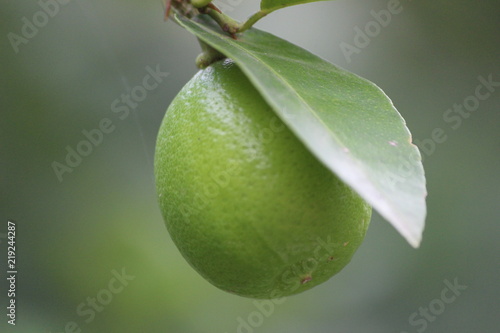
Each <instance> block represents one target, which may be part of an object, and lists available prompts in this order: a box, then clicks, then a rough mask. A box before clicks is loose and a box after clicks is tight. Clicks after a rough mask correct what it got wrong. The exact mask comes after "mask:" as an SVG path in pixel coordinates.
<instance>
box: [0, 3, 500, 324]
mask: <svg viewBox="0 0 500 333" xmlns="http://www.w3.org/2000/svg"><path fill="white" fill-rule="evenodd" d="M61 2H62V3H60V4H59V5H58V8H56V7H54V6H52V7H50V8H51V9H50V8H49V7H47V8H49V9H47V10H49V11H52V14H53V15H52V16H53V17H50V16H47V15H45V16H44V15H43V14H40V11H41V10H42V7H43V6H42V5H41V4H43V3H52V4H53V1H48V0H47V1H42V2H36V1H31V2H28V1H14V0H3V1H2V2H1V10H0V35H1V38H0V188H1V192H0V241H1V243H0V249H1V250H0V253H1V258H0V262H1V264H0V277H2V278H1V283H0V294H1V297H0V300H1V301H0V303H1V304H0V308H1V309H3V310H1V311H0V312H1V316H0V331H2V332H5V331H8V332H10V331H12V332H26V333H28V332H73V331H74V332H78V330H77V329H76V327H78V329H80V330H81V331H82V332H173V333H184V332H221V333H225V332H227V333H230V332H242V333H251V332H262V333H264V332H287V333H289V332H325V333H326V332H328V333H331V332H335V333H336V332H339V333H346V332H347V333H349V332H355V333H357V332H372V333H378V332H380V333H382V332H383V333H387V332H395V333H403V332H407V333H412V332H429V333H430V332H455V333H457V332H482V333H487V332H499V327H500V319H499V316H498V314H499V311H500V302H499V300H500V284H499V281H500V260H499V259H500V242H499V241H498V236H499V231H500V230H499V229H500V228H499V218H500V209H499V206H500V205H499V204H500V202H499V201H500V191H499V189H500V177H499V173H498V171H499V170H500V134H499V133H500V131H499V124H500V112H499V107H500V102H499V101H500V98H499V96H500V87H499V85H500V84H499V83H498V82H500V70H499V69H500V68H499V59H500V39H499V32H500V20H499V17H500V16H499V13H500V2H498V1H493V0H491V1H480V2H478V1H472V0H457V1H452V2H450V1H443V0H440V1H436V0H422V1H410V0H407V1H401V4H400V6H401V8H402V10H401V12H399V13H397V14H395V15H392V18H391V19H390V20H389V22H388V23H387V24H385V25H386V26H385V27H380V29H379V30H380V31H379V32H378V33H373V37H370V41H369V43H367V45H362V46H363V47H360V48H358V51H359V52H357V53H354V54H352V55H351V56H348V57H346V56H345V54H344V52H343V51H342V47H341V45H344V46H345V45H346V44H350V45H352V46H356V45H355V41H356V31H357V30H356V27H357V28H359V29H364V28H365V26H366V25H367V24H368V23H369V22H373V21H375V19H374V16H373V14H372V13H371V11H372V10H374V11H375V12H378V11H380V10H382V9H386V8H387V6H388V3H389V1H382V0H381V1H379V0H377V1H373V0H338V1H331V2H329V1H328V2H319V3H312V4H308V5H301V6H297V7H294V8H288V9H284V10H282V11H279V12H276V13H273V14H271V15H269V16H268V17H266V18H265V19H263V20H262V21H261V22H259V23H258V24H257V27H258V28H261V29H264V30H268V31H270V32H272V33H274V34H276V35H278V36H280V37H282V38H285V39H287V40H289V41H291V42H294V43H296V44H298V45H300V46H302V47H304V48H306V49H308V50H310V51H312V52H313V53H315V54H318V55H320V56H321V57H323V58H325V59H327V60H329V61H331V62H333V63H335V64H337V65H339V66H341V67H343V68H346V69H348V70H350V71H353V72H355V73H357V74H359V75H361V76H363V77H366V78H368V79H370V80H372V81H374V82H375V83H377V84H378V85H379V86H380V87H382V88H383V89H384V90H385V92H386V93H387V94H388V95H389V96H391V98H392V100H393V102H394V104H395V105H396V107H397V108H398V110H399V111H400V112H401V114H402V115H403V117H404V118H405V119H406V120H407V124H408V126H409V128H410V130H411V131H412V134H413V138H414V140H415V141H416V142H419V143H420V145H421V148H422V150H423V155H424V167H425V169H426V175H427V183H428V192H429V196H428V200H427V204H428V218H427V225H426V229H425V233H424V238H423V243H422V245H421V248H420V249H418V250H415V249H412V248H411V247H410V246H409V245H408V244H407V243H406V242H405V241H404V239H403V238H402V237H401V236H400V235H399V234H398V233H397V232H396V231H395V230H394V229H393V228H392V227H391V226H390V225H389V224H388V223H387V222H386V221H384V220H383V219H382V218H381V217H380V216H378V215H377V214H375V215H374V217H373V219H372V225H371V227H370V229H369V231H368V234H367V237H366V241H365V242H364V244H363V245H362V246H361V248H360V249H359V251H358V252H357V254H356V255H355V257H354V259H353V261H352V263H351V264H350V265H349V266H348V267H346V268H345V269H344V270H343V271H342V272H341V273H340V274H339V275H337V276H335V277H334V278H332V279H331V280H330V281H328V282H327V283H324V284H323V285H321V286H318V287H316V288H314V289H312V290H311V291H308V292H305V293H302V294H299V295H297V296H293V297H289V298H287V299H285V300H284V301H283V302H281V303H280V304H274V303H270V302H255V301H254V300H251V299H245V298H240V297H238V296H233V295H230V294H228V293H225V292H223V291H220V290H218V289H216V288H215V287H213V286H211V285H210V284H209V283H208V282H206V281H205V280H204V279H203V278H201V277H200V276H199V275H198V274H197V273H196V272H195V271H194V270H193V269H192V268H191V267H190V266H189V265H188V264H187V263H186V262H185V261H184V259H183V258H182V257H181V255H180V254H179V252H178V251H177V249H176V248H175V246H174V245H173V243H172V241H171V239H170V237H169V235H168V233H167V231H166V228H165V226H164V224H163V221H162V218H161V216H160V212H159V209H158V206H157V203H156V196H155V187H154V178H153V155H154V145H155V139H156V134H157V131H158V128H159V124H160V121H161V119H162V118H163V116H164V112H165V110H166V108H167V106H168V104H169V103H170V101H171V100H172V98H173V97H174V96H175V95H176V93H177V92H178V91H179V90H180V89H181V87H182V86H183V85H184V84H185V83H186V82H187V81H188V80H189V79H190V77H192V75H193V74H194V73H195V72H196V70H197V69H196V68H195V65H194V59H195V57H196V55H197V54H198V52H199V47H198V45H197V42H196V40H195V38H194V37H193V36H191V35H190V34H188V33H187V32H185V31H183V30H182V29H181V28H179V27H178V26H176V25H175V24H174V23H173V22H166V23H165V22H163V20H162V15H163V8H162V3H161V1H159V0H158V1H156V0H155V1H116V0H112V1H106V2H100V1H91V0H78V1H77V0H75V1H68V2H67V3H65V1H62V0H61ZM216 3H218V4H219V5H220V7H222V8H224V9H226V11H227V12H228V13H229V14H230V15H232V16H234V17H236V18H238V19H240V20H242V19H244V18H245V17H247V16H248V15H250V14H251V13H253V12H254V11H255V10H256V9H257V8H258V1H245V2H243V1H242V0H219V1H216ZM44 17H45V18H47V20H44ZM26 22H32V23H33V22H38V25H39V26H40V27H39V28H36V27H35V28H36V30H33V29H31V30H30V29H29V27H25V28H24V32H23V26H24V25H26ZM23 33H24V34H25V36H28V37H29V38H26V39H19V38H18V39H15V41H16V42H14V43H12V42H11V40H12V38H13V37H12V36H14V35H13V34H16V35H17V36H22V34H23ZM9 36H10V37H9ZM358 42H359V41H358ZM13 44H14V45H16V46H14V47H13ZM16 51H17V52H16ZM157 66H158V68H159V70H161V71H162V72H168V75H167V74H165V75H164V77H163V78H161V79H160V81H161V82H159V84H158V86H157V87H156V88H155V89H152V90H150V91H147V96H142V95H140V97H141V98H140V99H141V100H140V101H139V102H138V103H137V105H135V104H133V105H134V106H133V107H132V106H131V107H130V108H129V109H130V111H131V112H130V113H129V114H125V113H114V112H113V107H112V105H113V103H116V102H115V100H116V99H120V98H121V96H122V95H123V94H128V93H130V91H131V90H132V91H134V88H136V87H137V86H140V85H142V80H143V78H144V77H145V76H146V75H147V74H148V70H151V69H153V70H154V69H156V68H157ZM488 76H491V78H492V80H493V81H494V82H497V83H496V85H495V84H493V85H492V86H491V87H490V96H489V97H488V98H485V99H484V100H481V101H479V105H473V107H472V109H473V111H471V112H468V111H467V113H464V116H460V117H459V118H460V120H456V118H455V120H454V121H453V122H452V121H450V120H448V121H446V119H445V118H443V117H446V115H447V114H448V115H451V114H449V113H447V110H448V109H450V108H453V106H454V105H455V104H456V105H461V104H463V103H464V102H465V103H472V102H473V101H474V97H472V96H474V94H475V91H476V87H477V86H478V85H480V84H481V82H480V80H479V77H483V78H485V79H487V78H488ZM482 89H483V90H482V92H486V90H484V88H482ZM136 93H140V91H139V90H137V89H136ZM137 96H139V95H137ZM121 105H122V106H123V104H121ZM115 106H116V104H115ZM457 115H458V114H454V116H455V117H457ZM120 116H121V118H120ZM105 118H108V119H109V120H110V122H111V124H112V126H113V131H112V132H111V133H108V134H104V135H103V138H102V142H101V143H100V144H99V145H98V146H95V147H93V148H92V152H91V153H89V155H88V156H86V157H84V158H83V159H82V161H80V163H77V164H78V166H76V167H75V168H73V169H72V172H67V173H64V174H63V175H62V181H60V180H59V179H58V178H57V176H56V174H55V172H54V170H53V167H52V163H53V162H54V161H58V162H61V163H64V159H65V157H66V154H67V150H66V149H67V147H68V146H69V147H72V148H73V149H74V148H75V147H76V146H77V145H78V144H79V142H81V141H82V140H83V139H85V136H84V134H83V133H82V131H84V130H86V131H91V130H93V129H95V128H97V127H98V126H99V124H100V122H101V121H102V120H103V119H105ZM458 121H460V124H459V125H458ZM452 125H453V126H452ZM436 128H441V129H442V131H444V133H445V135H446V140H444V142H439V143H434V147H432V146H433V144H432V143H430V140H431V138H432V133H433V131H435V129H436ZM84 148H85V147H84ZM87 148H88V147H87ZM77 162H78V161H77ZM75 163H76V162H75ZM8 220H12V221H15V222H17V234H16V236H17V264H18V280H17V295H16V296H17V297H16V298H17V304H18V307H17V318H16V319H17V320H16V326H15V327H12V326H11V325H8V324H7V319H8V318H7V317H6V306H7V297H6V294H7V287H8V286H7V283H6V279H5V273H6V269H7V268H6V239H5V234H6V232H7V221H8ZM117 274H118V275H120V274H125V278H124V280H123V281H121V282H117V281H120V280H116V278H115V276H116V275H117ZM110 283H111V285H110ZM450 284H451V285H453V284H459V285H460V286H463V287H462V289H458V290H455V292H453V291H452V290H450V287H449V285H450ZM120 286H121V287H120ZM465 286H466V289H464V288H465ZM118 287H120V288H118ZM446 288H448V290H447V291H446V290H445V289H446ZM111 291H112V292H111ZM443 292H444V294H443ZM443 295H444V296H443ZM452 296H453V297H452ZM443 297H445V299H444V298H443ZM92 298H97V304H96V306H95V307H94V308H92V306H91V305H89V303H88V302H89V300H90V301H91V300H92ZM451 298H452V299H453V300H450V299H451ZM444 300H447V301H448V302H445V301H444ZM426 309H427V310H426ZM426 311H427V312H426ZM72 322H73V323H72ZM74 325H76V326H74ZM73 326H74V327H73Z"/></svg>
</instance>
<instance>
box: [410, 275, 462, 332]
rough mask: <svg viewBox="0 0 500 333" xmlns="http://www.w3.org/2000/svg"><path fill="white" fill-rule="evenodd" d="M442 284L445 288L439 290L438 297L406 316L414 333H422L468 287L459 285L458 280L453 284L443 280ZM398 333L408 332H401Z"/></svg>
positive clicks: (454, 280)
mask: <svg viewBox="0 0 500 333" xmlns="http://www.w3.org/2000/svg"><path fill="white" fill-rule="evenodd" d="M443 284H444V285H445V287H444V288H443V289H442V290H441V293H440V294H439V297H437V298H434V299H433V300H431V301H430V302H429V303H428V304H427V305H426V306H421V307H419V308H418V310H417V311H415V312H413V313H411V314H410V315H409V316H408V323H409V324H410V326H412V327H414V328H415V330H416V332H418V333H423V332H424V331H425V330H426V329H427V327H428V326H429V324H430V323H432V322H434V321H436V319H437V318H438V317H439V316H441V315H442V314H443V313H444V311H445V310H446V307H447V306H448V305H450V304H451V303H453V302H455V301H456V300H457V298H458V297H459V296H460V295H462V292H463V291H464V290H466V289H467V288H468V286H466V285H463V284H460V283H459V282H458V278H455V279H453V282H450V281H449V280H448V279H445V280H444V281H443ZM400 333H410V332H408V331H401V332H400Z"/></svg>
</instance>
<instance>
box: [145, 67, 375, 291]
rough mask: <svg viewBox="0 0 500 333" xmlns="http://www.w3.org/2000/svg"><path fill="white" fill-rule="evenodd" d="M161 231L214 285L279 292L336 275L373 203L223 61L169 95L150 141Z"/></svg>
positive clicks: (303, 287)
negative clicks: (153, 141)
mask: <svg viewBox="0 0 500 333" xmlns="http://www.w3.org/2000/svg"><path fill="white" fill-rule="evenodd" d="M155 177H156V187H157V193H158V196H159V203H160V207H161V211H162V214H163V217H164V219H165V221H166V225H167V229H168V231H169V233H170V235H171V237H172V239H173V241H174V243H175V244H176V245H177V247H178V248H179V250H180V252H181V253H182V255H183V256H184V258H185V259H186V260H187V261H188V262H189V263H190V264H191V266H192V267H193V268H194V269H195V270H196V271H198V272H199V273H200V274H201V275H202V276H203V277H204V278H205V279H207V280H208V281H209V282H210V283H212V284H213V285H215V286H217V287H219V288H221V289H223V290H226V291H228V292H231V293H235V294H238V295H241V296H247V297H253V298H278V297H283V296H287V295H291V294H296V293H299V292H302V291H304V290H306V289H309V288H311V287H313V286H315V285H318V284H320V283H322V282H324V281H326V280H328V279H329V278H330V277H331V276H333V275H334V274H336V273H338V272H339V271H340V270H341V269H342V268H343V267H344V266H345V265H346V264H347V263H348V262H349V261H350V260H351V257H352V256H353V254H354V252H355V251H356V249H357V248H358V247H359V245H360V244H361V242H362V240H363V237H364V235H365V233H366V230H367V228H368V224H369V221H370V216H371V207H370V206H369V205H367V204H366V203H365V202H364V201H363V200H362V199H361V198H360V197H359V196H358V195H357V194H356V193H355V192H354V191H353V190H352V189H351V188H350V187H348V186H347V185H345V184H344V183H343V182H342V181H340V180H339V179H338V178H337V177H336V176H335V175H334V174H333V173H332V172H331V171H330V170H328V169H327V168H326V167H325V166H324V165H322V164H321V163H320V162H319V161H318V160H317V159H316V158H315V157H314V156H313V155H312V154H311V153H310V152H309V151H308V150H307V149H306V148H305V146H304V145H303V144H302V143H301V142H300V141H299V140H298V139H297V137H296V136H295V135H294V134H293V133H292V132H291V131H290V130H289V129H288V128H287V127H286V126H285V124H284V123H283V122H282V121H281V120H280V119H278V117H277V116H276V115H275V113H274V112H273V110H272V109H271V107H270V106H269V105H268V104H267V103H266V102H265V101H264V99H263V98H262V97H261V95H260V94H259V92H258V91H257V90H256V89H255V88H254V87H253V86H252V84H251V83H250V82H249V80H248V79H247V78H246V77H245V75H244V74H243V73H242V72H241V70H240V69H239V68H238V67H237V66H236V65H235V64H234V63H233V62H232V61H230V60H225V61H223V62H217V63H214V64H212V65H211V66H209V67H207V68H206V69H204V70H201V71H199V72H198V73H197V74H196V75H195V76H194V77H193V78H192V79H191V81H189V82H188V83H187V84H186V86H185V87H184V88H183V89H182V90H181V91H180V92H179V94H178V95H177V96H176V97H175V99H174V100H173V102H172V104H171V105H170V107H169V108H168V110H167V113H166V115H165V118H164V120H163V122H162V125H161V128H160V131H159V134H158V139H157V146H156V154H155Z"/></svg>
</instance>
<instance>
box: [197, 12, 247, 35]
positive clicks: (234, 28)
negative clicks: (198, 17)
mask: <svg viewBox="0 0 500 333" xmlns="http://www.w3.org/2000/svg"><path fill="white" fill-rule="evenodd" d="M200 11H201V12H202V13H204V14H207V15H209V16H210V17H211V18H212V19H213V20H214V21H215V22H217V24H218V25H219V26H220V27H221V28H222V30H224V31H226V32H228V33H230V34H231V35H233V36H234V34H235V33H237V32H239V31H240V27H241V23H239V22H238V21H236V20H234V19H233V18H232V17H229V16H227V15H226V14H224V13H220V12H218V11H217V10H215V9H213V8H211V7H204V8H203V9H200Z"/></svg>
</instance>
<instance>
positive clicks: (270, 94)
mask: <svg viewBox="0 0 500 333" xmlns="http://www.w3.org/2000/svg"><path fill="white" fill-rule="evenodd" d="M176 19H177V21H178V22H179V23H180V24H181V25H182V26H183V27H184V28H186V29H187V30H188V31H190V32H191V33H193V34H194V35H196V36H197V37H198V38H199V39H201V40H203V41H204V42H206V43H207V44H209V45H210V46H212V47H213V48H215V49H216V50H218V51H220V52H221V53H223V54H225V55H226V56H228V57H230V58H232V59H233V60H234V61H235V62H236V64H237V65H238V66H239V67H240V68H241V69H242V71H243V72H244V73H245V74H246V75H247V76H248V78H249V79H250V81H251V82H252V83H253V84H254V86H255V87H256V89H257V90H258V91H259V92H260V93H261V94H262V96H263V97H264V99H265V100H266V101H267V102H268V103H269V104H270V105H271V106H272V108H273V109H274V111H275V112H276V113H277V115H278V116H279V117H280V118H281V119H282V120H283V122H285V124H287V126H288V127H289V128H290V129H291V130H292V131H293V132H294V133H295V134H296V135H297V137H298V138H299V139H300V140H301V141H302V142H303V143H304V145H305V146H306V147H307V148H308V149H309V150H310V151H311V153H313V154H314V155H315V156H316V157H317V158H318V159H319V160H320V161H321V162H322V163H324V164H325V165H326V166H327V167H328V168H329V169H330V170H331V171H332V172H334V173H335V174H336V175H337V176H338V177H339V178H340V179H342V180H343V181H344V182H345V183H347V184H348V185H350V186H351V187H352V188H353V189H354V190H355V191H357V192H358V193H359V195H361V197H363V198H364V199H365V200H366V201H367V202H368V203H370V204H371V205H372V206H373V207H374V208H375V209H376V210H377V211H378V212H379V213H380V214H381V215H382V216H383V217H385V218H386V219H387V220H388V221H389V222H390V223H392V225H393V226H394V227H395V228H396V229H397V230H398V231H399V232H400V233H401V234H402V235H403V237H405V238H406V240H407V241H408V242H409V243H410V244H411V245H412V246H414V247H418V246H419V244H420V240H421V237H422V232H423V229H424V220H425V215H426V206H425V196H426V188H425V177H424V170H423V166H422V163H421V156H420V153H419V151H418V148H417V147H416V146H415V145H413V144H412V143H411V136H410V132H409V131H408V129H407V128H406V126H405V121H404V119H403V118H402V117H401V115H400V114H399V113H398V111H397V110H396V109H395V108H394V106H393V105H392V102H391V100H390V99H389V98H388V97H387V96H386V95H385V94H384V93H383V91H382V90H381V89H380V88H378V87H377V86H376V85H375V84H373V83H371V82H369V81H367V80H365V79H363V78H361V77H359V76H357V75H355V74H352V73H350V72H347V71H345V70H343V69H340V68H338V67H336V66H334V65H332V64H330V63H328V62H326V61H325V60H323V59H321V58H319V57H317V56H315V55H313V54H311V53H310V52H308V51H306V50H304V49H302V48H300V47H298V46H296V45H293V44H291V43H289V42H287V41H285V40H283V39H280V38H278V37H276V36H274V35H271V34H269V33H266V32H263V31H260V30H257V29H254V28H252V29H250V30H247V31H246V32H245V33H244V34H242V35H240V36H239V37H238V39H237V40H234V39H232V38H231V37H229V36H227V35H225V34H224V33H222V31H221V30H220V28H218V27H216V26H215V25H213V24H212V23H211V21H209V19H207V18H205V17H204V16H200V17H198V18H197V19H196V20H189V19H187V18H183V17H176Z"/></svg>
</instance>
